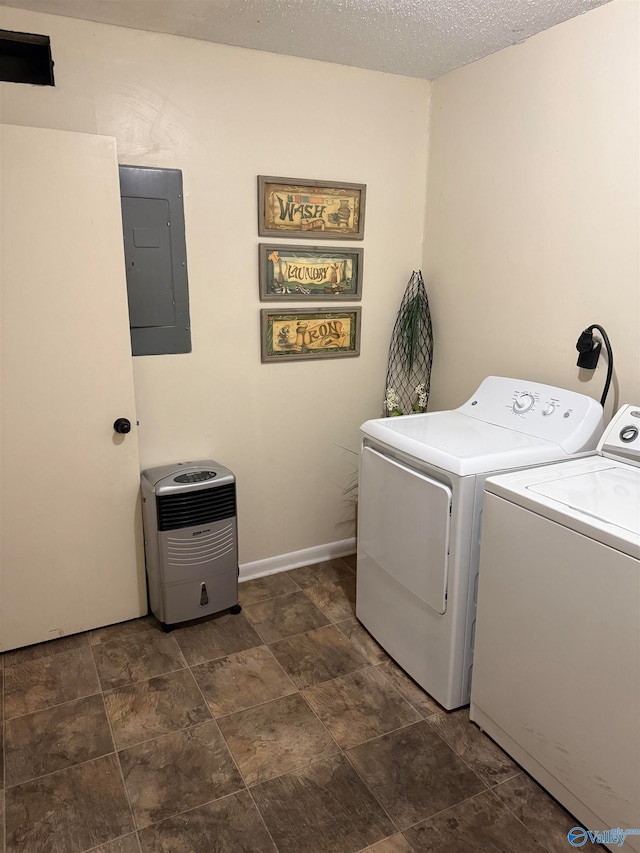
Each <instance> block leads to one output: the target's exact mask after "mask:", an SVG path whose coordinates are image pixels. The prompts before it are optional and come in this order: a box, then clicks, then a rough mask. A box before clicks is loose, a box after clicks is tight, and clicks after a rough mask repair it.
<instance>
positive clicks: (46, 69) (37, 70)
mask: <svg viewBox="0 0 640 853" xmlns="http://www.w3.org/2000/svg"><path fill="white" fill-rule="evenodd" d="M0 80H5V81H6V82H7V83H33V84H35V85H36V86H55V83H54V81H53V60H52V59H51V43H50V41H49V36H37V35H33V34H32V33H14V32H12V31H11V30H0Z"/></svg>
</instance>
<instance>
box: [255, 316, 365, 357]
mask: <svg viewBox="0 0 640 853" xmlns="http://www.w3.org/2000/svg"><path fill="white" fill-rule="evenodd" d="M361 311H362V309H361V308H346V309H345V310H344V311H341V310H337V311H323V310H320V311H318V310H317V309H313V308H291V309H288V310H287V311H282V312H278V311H272V310H270V309H269V308H263V309H262V311H261V312H260V315H261V324H260V325H261V329H260V331H261V342H262V361H263V362H273V361H306V360H309V359H318V358H346V357H348V356H356V355H360V314H361Z"/></svg>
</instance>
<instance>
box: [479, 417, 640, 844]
mask: <svg viewBox="0 0 640 853" xmlns="http://www.w3.org/2000/svg"><path fill="white" fill-rule="evenodd" d="M479 586H480V588H479V601H478V611H477V635H476V648H475V664H474V676H473V686H472V691H471V708H470V715H471V719H472V720H474V721H475V722H476V723H477V724H478V725H479V726H480V727H481V728H482V729H483V730H484V731H485V732H486V733H487V734H488V735H489V736H490V737H492V738H493V739H494V740H495V741H496V742H497V743H499V744H500V746H502V747H503V748H504V749H505V750H506V751H507V752H508V753H509V754H510V755H512V756H513V758H515V760H516V761H517V762H518V763H519V764H521V765H522V766H523V767H524V768H525V770H527V771H528V772H529V773H530V774H531V775H532V776H534V777H535V778H536V779H537V780H538V781H539V782H540V783H541V784H542V785H543V786H544V787H545V788H546V789H547V790H548V791H549V792H550V793H551V794H552V795H553V796H554V797H555V798H556V799H557V800H559V801H560V802H561V803H562V804H563V805H564V806H565V807H566V808H567V809H568V810H569V811H570V812H571V813H572V814H573V815H574V816H575V817H576V818H577V819H578V820H579V821H582V823H583V828H584V829H587V830H590V831H591V832H593V833H598V832H602V833H604V832H606V831H610V830H612V829H619V828H622V829H624V830H629V829H636V830H637V831H638V832H639V833H640V406H630V405H626V406H623V407H622V408H621V409H620V410H619V412H618V413H617V414H616V416H615V417H614V419H613V420H612V421H611V423H610V425H609V426H608V427H607V429H606V431H605V433H604V435H603V436H602V439H601V441H600V443H599V445H598V449H597V454H596V455H592V456H591V457H587V458H582V459H575V460H572V461H566V462H561V463H558V464H554V465H549V466H546V467H543V468H538V469H533V470H529V471H524V472H518V473H512V474H505V475H502V476H499V477H496V478H495V479H494V478H491V479H490V480H487V482H486V495H485V500H484V523H483V534H482V545H481V560H480V585H479ZM613 846H614V847H615V848H616V849H617V846H618V845H617V843H614V844H613ZM624 849H625V850H633V851H636V853H637V851H640V835H636V834H630V835H629V836H628V837H627V838H626V840H625V842H624Z"/></svg>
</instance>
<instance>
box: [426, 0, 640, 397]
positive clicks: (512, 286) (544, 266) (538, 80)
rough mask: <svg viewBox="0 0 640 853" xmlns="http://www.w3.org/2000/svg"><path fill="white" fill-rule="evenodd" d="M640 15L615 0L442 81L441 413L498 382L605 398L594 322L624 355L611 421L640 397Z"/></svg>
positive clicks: (438, 188) (437, 146) (435, 109)
mask: <svg viewBox="0 0 640 853" xmlns="http://www.w3.org/2000/svg"><path fill="white" fill-rule="evenodd" d="M639 16H640V4H639V3H638V2H637V0H614V2H613V3H611V4H608V5H606V6H602V7H601V8H599V9H596V10H594V11H591V12H589V13H587V14H586V15H583V16H581V17H579V18H575V19H573V20H571V21H568V22H566V23H564V24H561V25H559V26H557V27H554V28H553V29H551V30H547V31H546V32H543V33H541V34H539V35H537V36H534V37H533V38H531V39H529V40H528V41H526V42H525V43H523V44H521V45H517V46H514V47H512V48H508V49H506V50H503V51H501V52H499V53H496V54H493V55H492V56H489V57H487V58H485V59H482V60H480V61H479V62H475V63H473V64H472V65H468V66H466V67H465V68H461V69H458V70H457V71H454V72H452V73H450V74H447V75H445V76H444V77H441V78H440V79H438V80H437V81H435V83H434V84H433V89H432V106H431V116H432V123H431V143H430V149H429V174H428V203H427V230H426V240H425V260H424V269H425V278H426V281H427V286H428V289H429V293H430V299H431V306H432V311H433V315H434V329H435V335H436V348H435V362H434V374H433V384H432V388H433V393H432V398H431V403H430V408H432V409H439V408H449V407H451V406H455V405H458V404H459V403H461V402H462V401H463V400H464V399H466V398H467V396H468V395H469V394H471V393H472V392H473V389H474V388H475V387H476V386H477V384H478V383H479V382H480V380H481V379H482V378H483V377H484V376H486V375H489V374H499V375H500V374H501V375H506V376H517V377H528V378H531V379H533V380H538V381H542V382H548V383H552V384H556V385H560V386H564V387H567V388H571V389H573V390H576V391H582V392H586V393H588V394H590V395H592V396H593V397H596V398H597V399H599V398H600V395H601V393H602V388H603V384H604V377H605V373H606V362H605V360H604V359H603V358H601V359H600V364H599V366H598V369H597V371H596V374H595V375H594V374H593V373H591V372H586V371H585V372H583V371H579V370H578V368H577V367H576V365H575V361H576V356H577V353H576V351H575V343H576V340H577V338H578V335H579V333H580V331H581V330H582V329H583V328H584V327H585V326H588V325H590V324H591V323H599V324H601V325H602V326H604V328H605V329H606V330H607V332H608V334H609V337H610V339H611V342H612V345H613V349H614V356H615V378H616V387H614V389H613V391H612V392H610V394H609V398H608V403H607V409H606V411H607V414H610V413H611V411H612V410H615V408H616V407H617V406H618V405H621V404H622V403H625V402H633V403H638V402H640V270H639V262H638V254H639V249H638V241H639V235H640V220H639V212H638V207H639V196H640V184H639V176H638V164H639V161H640V147H639V140H638V130H639V116H638V110H639V105H640V93H639V81H640V68H639V56H638V44H639V40H640V29H639ZM580 374H582V375H580Z"/></svg>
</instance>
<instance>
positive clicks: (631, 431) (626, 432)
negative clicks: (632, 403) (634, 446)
mask: <svg viewBox="0 0 640 853" xmlns="http://www.w3.org/2000/svg"><path fill="white" fill-rule="evenodd" d="M637 437H638V427H637V426H626V427H622V429H621V430H620V440H621V441H624V442H625V443H627V444H628V443H629V442H630V441H635V440H636V438H637Z"/></svg>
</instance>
